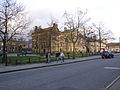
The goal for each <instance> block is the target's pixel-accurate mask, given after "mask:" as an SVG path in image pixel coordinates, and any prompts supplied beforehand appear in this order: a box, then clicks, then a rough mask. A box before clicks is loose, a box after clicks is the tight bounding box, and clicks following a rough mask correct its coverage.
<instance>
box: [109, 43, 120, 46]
mask: <svg viewBox="0 0 120 90" xmlns="http://www.w3.org/2000/svg"><path fill="white" fill-rule="evenodd" d="M119 45H120V43H108V44H107V46H119Z"/></svg>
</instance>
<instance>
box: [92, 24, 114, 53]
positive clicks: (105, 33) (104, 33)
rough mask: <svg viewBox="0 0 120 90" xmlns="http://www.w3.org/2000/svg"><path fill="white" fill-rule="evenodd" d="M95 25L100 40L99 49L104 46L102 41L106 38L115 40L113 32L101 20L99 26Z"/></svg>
mask: <svg viewBox="0 0 120 90" xmlns="http://www.w3.org/2000/svg"><path fill="white" fill-rule="evenodd" d="M93 26H94V27H95V28H96V34H97V36H98V41H99V51H100V50H101V48H102V46H101V45H102V42H103V41H104V40H113V39H114V37H113V36H112V32H111V31H110V30H107V29H106V28H105V27H104V24H103V23H102V22H99V24H98V26H97V25H96V24H95V23H93Z"/></svg>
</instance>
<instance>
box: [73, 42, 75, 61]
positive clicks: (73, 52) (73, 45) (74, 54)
mask: <svg viewBox="0 0 120 90" xmlns="http://www.w3.org/2000/svg"><path fill="white" fill-rule="evenodd" d="M73 59H75V43H73Z"/></svg>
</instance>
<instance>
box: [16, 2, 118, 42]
mask: <svg viewBox="0 0 120 90" xmlns="http://www.w3.org/2000/svg"><path fill="white" fill-rule="evenodd" d="M18 1H20V2H21V3H23V5H25V7H26V10H27V11H28V12H29V16H30V17H31V19H32V25H33V26H34V25H41V26H42V27H45V26H47V23H48V22H49V21H50V17H54V18H56V19H57V18H58V21H59V23H61V21H60V20H62V18H63V17H62V16H63V13H64V12H65V11H67V12H70V13H73V14H74V13H75V12H76V11H77V8H79V9H80V10H85V9H88V16H89V17H91V22H95V23H98V22H101V21H102V22H103V23H104V25H105V27H106V28H108V29H109V30H111V31H112V32H113V33H114V36H115V38H116V40H115V41H117V42H118V41H119V39H118V38H119V37H120V25H119V24H120V10H119V9H120V1H119V0H18ZM61 24H62V23H61Z"/></svg>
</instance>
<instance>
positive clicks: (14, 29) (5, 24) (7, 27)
mask: <svg viewBox="0 0 120 90" xmlns="http://www.w3.org/2000/svg"><path fill="white" fill-rule="evenodd" d="M26 21H27V20H26V17H25V15H24V7H23V6H22V5H21V4H17V2H16V1H15V0H2V1H1V2H0V37H1V39H2V42H3V60H4V61H5V65H7V42H8V41H10V40H11V39H12V38H13V37H14V36H15V35H18V34H20V33H22V31H23V30H24V29H25V28H26V26H27V24H28V23H27V22H26Z"/></svg>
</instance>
